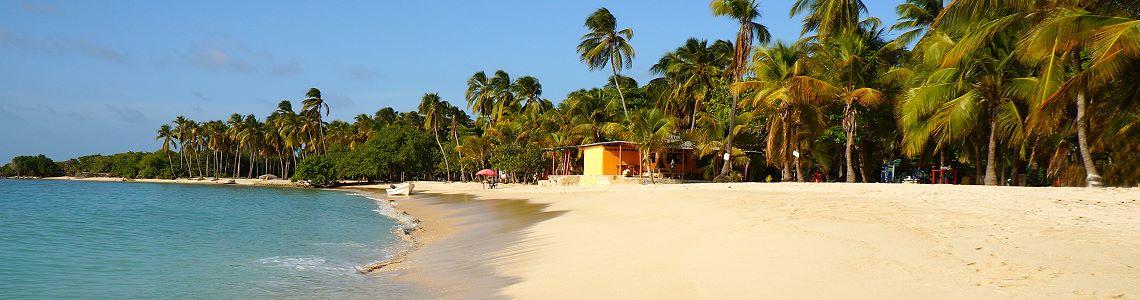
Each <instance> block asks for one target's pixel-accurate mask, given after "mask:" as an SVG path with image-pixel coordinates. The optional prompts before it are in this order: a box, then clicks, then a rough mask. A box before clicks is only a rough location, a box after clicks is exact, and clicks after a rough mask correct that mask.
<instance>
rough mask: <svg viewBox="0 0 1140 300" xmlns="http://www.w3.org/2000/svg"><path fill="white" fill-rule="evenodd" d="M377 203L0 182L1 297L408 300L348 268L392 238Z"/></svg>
mask: <svg viewBox="0 0 1140 300" xmlns="http://www.w3.org/2000/svg"><path fill="white" fill-rule="evenodd" d="M378 207H379V205H378V203H377V202H375V201H373V200H370V199H368V198H365V197H362V196H358V195H352V194H350V193H347V192H338V191H322V190H311V189H295V188H266V187H240V186H211V185H179V184H149V183H118V182H79V181H50V180H4V179H0V299H23V298H35V299H59V298H84V299H124V298H131V299H136V298H177V299H183V298H205V299H233V298H241V299H248V298H263V299H264V298H275V299H277V298H337V299H343V298H385V299H391V298H405V297H404V296H406V295H408V291H409V290H410V288H411V287H409V286H405V285H402V284H396V283H393V282H391V281H390V280H387V279H388V278H386V277H387V276H391V275H384V274H380V275H362V274H358V273H356V272H355V271H354V269H353V266H357V265H364V264H367V263H371V262H374V261H377V260H380V259H383V258H385V257H388V256H389V251H394V248H397V247H399V245H400V242H399V240H398V239H397V237H396V236H395V234H394V233H393V231H392V229H393V228H394V226H397V224H396V223H395V221H393V220H392V219H390V218H387V217H385V216H382V215H380V214H379V213H378V211H377V209H378Z"/></svg>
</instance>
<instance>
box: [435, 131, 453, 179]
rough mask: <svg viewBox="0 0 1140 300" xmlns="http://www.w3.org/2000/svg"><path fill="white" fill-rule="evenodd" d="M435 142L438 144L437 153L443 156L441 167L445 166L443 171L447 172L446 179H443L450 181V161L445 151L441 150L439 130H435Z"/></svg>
mask: <svg viewBox="0 0 1140 300" xmlns="http://www.w3.org/2000/svg"><path fill="white" fill-rule="evenodd" d="M435 144H436V145H439V154H440V155H442V156H443V167H444V168H447V169H446V170H445V171H446V172H445V173H446V174H447V180H444V181H445V182H451V163H450V162H448V161H447V152H444V151H443V143H440V142H439V130H436V131H435Z"/></svg>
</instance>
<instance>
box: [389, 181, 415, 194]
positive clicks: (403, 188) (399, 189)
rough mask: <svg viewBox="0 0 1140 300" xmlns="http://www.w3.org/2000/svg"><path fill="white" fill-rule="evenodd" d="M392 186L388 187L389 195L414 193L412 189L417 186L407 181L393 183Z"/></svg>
mask: <svg viewBox="0 0 1140 300" xmlns="http://www.w3.org/2000/svg"><path fill="white" fill-rule="evenodd" d="M391 187H392V188H390V189H388V190H387V192H388V196H407V195H411V194H412V189H413V188H415V187H416V185H415V184H413V183H411V182H405V183H403V184H399V185H391Z"/></svg>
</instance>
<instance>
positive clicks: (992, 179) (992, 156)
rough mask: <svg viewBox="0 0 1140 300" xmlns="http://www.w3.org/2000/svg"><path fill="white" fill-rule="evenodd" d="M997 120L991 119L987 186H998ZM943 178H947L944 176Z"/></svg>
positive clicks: (987, 157)
mask: <svg viewBox="0 0 1140 300" xmlns="http://www.w3.org/2000/svg"><path fill="white" fill-rule="evenodd" d="M997 130H998V129H997V119H996V118H995V117H993V116H991V117H990V140H989V146H988V147H989V149H988V151H987V152H986V179H985V184H986V185H997V184H998V178H997ZM943 176H946V175H945V174H943Z"/></svg>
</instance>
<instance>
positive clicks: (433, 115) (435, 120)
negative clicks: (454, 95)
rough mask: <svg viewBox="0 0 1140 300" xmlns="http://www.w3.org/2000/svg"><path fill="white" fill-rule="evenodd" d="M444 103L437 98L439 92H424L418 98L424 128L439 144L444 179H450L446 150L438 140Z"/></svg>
mask: <svg viewBox="0 0 1140 300" xmlns="http://www.w3.org/2000/svg"><path fill="white" fill-rule="evenodd" d="M444 105H445V103H444V102H443V100H442V99H440V98H439V94H437V93H430V94H424V97H423V98H422V99H421V100H420V106H419V110H420V114H421V115H423V117H424V129H425V130H427V131H430V132H431V133H432V135H434V136H435V144H436V145H438V146H439V153H440V155H441V156H443V166H444V168H445V170H444V171H445V173H446V174H447V179H446V181H451V162H449V161H448V160H447V152H446V151H444V150H443V143H442V142H440V141H439V130H440V128H441V125H442V124H443V117H444V116H443V115H444V110H445V109H447V108H446V107H445V106H444Z"/></svg>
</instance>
